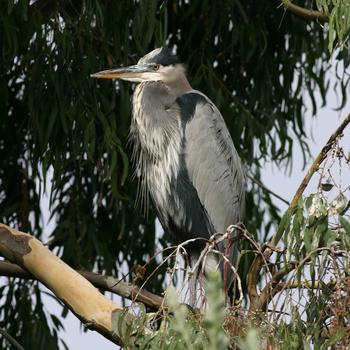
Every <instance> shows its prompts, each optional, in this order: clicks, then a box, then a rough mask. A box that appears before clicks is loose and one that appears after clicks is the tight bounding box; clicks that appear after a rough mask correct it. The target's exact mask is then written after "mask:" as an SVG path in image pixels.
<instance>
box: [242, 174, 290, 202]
mask: <svg viewBox="0 0 350 350" xmlns="http://www.w3.org/2000/svg"><path fill="white" fill-rule="evenodd" d="M247 177H248V179H250V180H252V181H253V182H255V183H256V184H257V185H258V186H260V187H261V188H262V190H263V191H265V192H267V193H269V194H271V195H272V196H274V197H276V198H277V199H279V200H280V201H281V202H283V203H284V204H287V205H289V202H288V201H287V200H286V199H284V198H283V197H281V196H280V195H279V194H277V193H276V192H273V191H272V190H270V189H269V188H268V187H266V186H265V185H264V184H263V183H262V182H261V181H260V180H258V179H256V178H255V177H253V176H251V175H249V174H248V175H247Z"/></svg>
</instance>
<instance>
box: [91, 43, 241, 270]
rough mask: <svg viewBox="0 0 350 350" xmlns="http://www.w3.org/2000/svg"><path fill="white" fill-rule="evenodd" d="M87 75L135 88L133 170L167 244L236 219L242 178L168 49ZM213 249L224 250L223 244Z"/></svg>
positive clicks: (217, 121) (222, 131)
mask: <svg viewBox="0 0 350 350" xmlns="http://www.w3.org/2000/svg"><path fill="white" fill-rule="evenodd" d="M91 76H92V77H94V78H107V79H122V80H128V81H132V82H136V83H139V84H138V85H137V87H136V89H135V92H134V97H133V116H132V123H131V130H130V131H131V137H132V140H133V143H134V156H135V158H136V160H137V162H136V166H137V168H138V169H139V170H140V176H141V185H142V187H141V188H142V189H143V193H144V194H145V193H146V191H148V193H149V194H150V196H151V198H152V200H153V204H154V206H155V208H156V211H157V214H158V218H159V221H160V222H161V224H162V226H163V229H164V231H165V232H166V233H167V234H168V235H169V237H170V240H171V242H172V243H174V244H179V243H182V242H184V241H186V240H188V239H192V238H197V237H202V238H206V239H208V238H209V237H210V236H212V235H213V234H214V233H215V232H225V230H226V229H227V227H228V226H229V225H230V224H236V223H239V222H241V221H242V220H243V216H244V209H245V199H244V172H243V167H242V163H241V160H240V158H239V156H238V154H237V151H236V149H235V147H234V145H233V142H232V139H231V137H230V134H229V132H228V130H227V127H226V125H225V122H224V119H223V117H222V116H221V114H220V112H219V110H218V109H217V108H216V106H215V105H214V103H213V102H212V101H211V100H210V99H209V98H208V97H207V96H205V95H204V94H203V93H201V92H200V91H197V90H194V89H192V87H191V85H190V84H189V82H188V80H187V78H186V75H185V69H184V67H183V65H181V64H180V63H179V61H178V58H177V57H176V56H175V55H173V54H172V53H171V51H170V50H169V49H168V48H165V47H163V48H158V49H155V50H153V51H152V52H150V53H148V54H147V55H146V56H144V57H142V58H141V59H140V60H139V61H138V63H137V64H136V65H133V66H130V67H125V68H118V69H111V70H106V71H102V72H99V73H95V74H92V75H91ZM202 248H203V242H200V241H198V242H197V243H193V244H191V245H190V246H189V248H188V249H189V256H190V263H192V264H193V262H194V261H196V259H198V256H199V253H200V251H201V249H202ZM218 248H219V249H220V250H221V251H223V250H224V249H225V248H224V244H220V245H219V247H218ZM234 251H237V250H236V249H233V250H232V252H231V257H232V259H234V255H235V253H234Z"/></svg>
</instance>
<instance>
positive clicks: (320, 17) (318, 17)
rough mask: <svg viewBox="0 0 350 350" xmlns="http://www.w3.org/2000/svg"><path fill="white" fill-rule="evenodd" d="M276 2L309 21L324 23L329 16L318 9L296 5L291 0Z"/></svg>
mask: <svg viewBox="0 0 350 350" xmlns="http://www.w3.org/2000/svg"><path fill="white" fill-rule="evenodd" d="M278 2H279V3H280V4H281V5H283V8H284V9H285V10H288V11H290V12H292V13H294V14H295V15H297V16H299V17H302V18H304V19H307V20H310V21H317V22H320V23H325V22H328V21H329V18H328V16H327V15H325V14H324V13H322V12H320V11H316V10H311V9H307V8H305V7H301V6H298V5H295V4H293V3H292V2H291V1H288V0H278Z"/></svg>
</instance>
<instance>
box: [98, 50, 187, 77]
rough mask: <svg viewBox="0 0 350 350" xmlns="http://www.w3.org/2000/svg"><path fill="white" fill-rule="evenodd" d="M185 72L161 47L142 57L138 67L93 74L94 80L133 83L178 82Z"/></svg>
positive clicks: (168, 52)
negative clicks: (116, 80)
mask: <svg viewBox="0 0 350 350" xmlns="http://www.w3.org/2000/svg"><path fill="white" fill-rule="evenodd" d="M183 72H184V68H183V66H182V65H181V64H180V63H179V60H178V58H177V57H176V56H175V55H174V54H172V52H171V51H170V50H169V49H168V48H166V47H161V48H158V49H155V50H153V51H151V52H150V53H148V54H147V55H146V56H144V57H142V58H141V59H140V60H139V61H138V62H137V64H136V65H133V66H129V67H123V68H116V69H110V70H105V71H102V72H98V73H95V74H91V77H93V78H104V79H122V80H127V81H133V82H137V83H140V82H143V81H163V82H165V83H167V82H171V81H174V80H176V78H177V77H178V76H179V75H180V74H181V73H183Z"/></svg>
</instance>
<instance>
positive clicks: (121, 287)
mask: <svg viewBox="0 0 350 350" xmlns="http://www.w3.org/2000/svg"><path fill="white" fill-rule="evenodd" d="M76 271H77V272H78V273H79V274H80V275H82V276H83V277H84V278H86V279H87V280H88V281H89V282H90V283H92V284H93V285H94V286H95V287H96V288H98V289H101V290H104V291H108V292H111V293H114V294H118V295H120V296H121V297H123V298H128V299H130V300H132V301H135V302H140V303H143V304H144V305H146V306H148V307H150V308H152V309H156V310H158V309H159V308H160V307H161V306H162V304H163V298H162V297H160V296H159V295H156V294H153V293H151V292H148V291H147V290H144V289H140V288H139V287H137V286H135V285H133V284H131V283H127V282H123V281H121V280H118V279H117V278H114V277H112V276H105V275H101V274H99V273H95V272H90V271H82V270H76ZM0 276H6V277H18V278H23V279H36V278H35V276H33V275H32V274H30V273H29V272H28V271H26V270H24V269H22V268H21V267H20V266H18V265H16V264H13V263H11V262H9V261H0Z"/></svg>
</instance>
